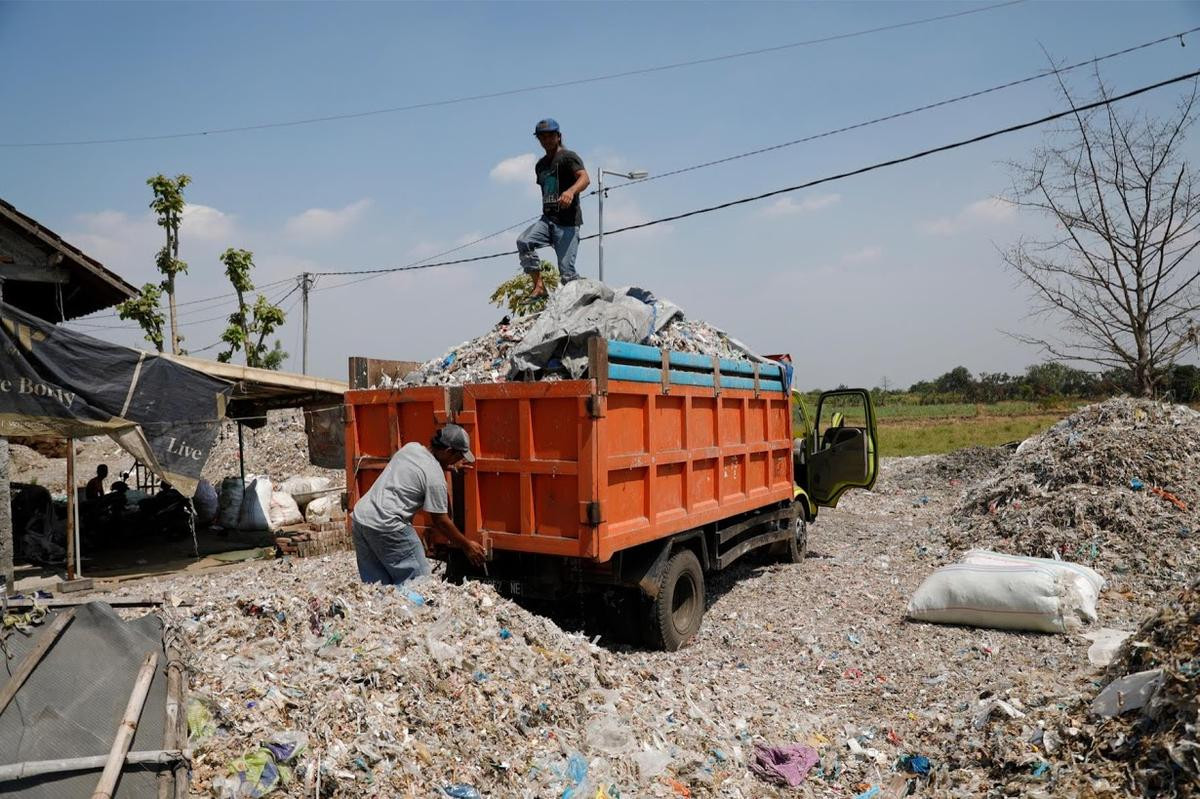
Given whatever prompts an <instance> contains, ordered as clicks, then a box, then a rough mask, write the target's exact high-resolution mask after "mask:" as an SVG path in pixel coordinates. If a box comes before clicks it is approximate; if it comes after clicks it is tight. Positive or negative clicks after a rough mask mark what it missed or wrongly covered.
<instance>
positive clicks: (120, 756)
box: [92, 652, 158, 799]
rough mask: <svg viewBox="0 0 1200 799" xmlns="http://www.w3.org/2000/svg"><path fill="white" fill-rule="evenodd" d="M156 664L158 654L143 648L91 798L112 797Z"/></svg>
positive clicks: (103, 798)
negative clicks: (142, 657)
mask: <svg viewBox="0 0 1200 799" xmlns="http://www.w3.org/2000/svg"><path fill="white" fill-rule="evenodd" d="M157 665H158V654H157V653H156V652H147V653H146V659H145V660H143V661H142V668H141V670H140V671H139V672H138V676H137V680H135V681H134V683H133V693H131V694H130V695H129V704H128V705H126V706H125V715H124V716H122V717H121V723H120V725H118V727H117V737H116V738H115V739H114V740H113V745H112V750H111V751H110V752H109V753H108V761H107V762H106V763H105V764H104V773H103V774H101V775H100V782H98V783H96V790H95V791H93V792H92V799H112V795H113V791H115V790H116V788H117V779H118V778H119V777H120V776H121V767H122V766H123V765H124V763H125V756H126V755H127V754H129V745H130V744H131V743H133V734H134V732H136V731H137V725H138V719H140V718H141V716H142V708H143V707H145V705H146V694H148V693H150V682H151V681H152V680H153V679H154V669H155V667H156V666H157Z"/></svg>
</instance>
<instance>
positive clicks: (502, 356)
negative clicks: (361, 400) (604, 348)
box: [379, 278, 762, 388]
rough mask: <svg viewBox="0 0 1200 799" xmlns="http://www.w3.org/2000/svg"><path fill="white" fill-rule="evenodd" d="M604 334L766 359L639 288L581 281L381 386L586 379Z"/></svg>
mask: <svg viewBox="0 0 1200 799" xmlns="http://www.w3.org/2000/svg"><path fill="white" fill-rule="evenodd" d="M595 336H599V337H601V338H606V339H610V340H613V341H628V342H632V343H635V344H647V345H650V346H653V347H661V348H664V349H669V350H674V351H679V352H690V353H698V354H701V355H710V356H711V355H716V356H719V357H722V358H735V359H740V360H755V361H761V360H762V358H761V356H759V355H757V354H755V353H754V352H753V351H752V350H750V348H749V347H747V346H746V345H745V344H742V343H741V342H740V341H738V340H737V339H735V338H732V337H730V336H729V335H728V334H727V333H725V331H723V330H721V329H720V328H718V327H715V326H713V325H711V324H709V323H707V322H705V321H703V320H699V319H690V318H688V317H687V316H685V314H684V312H683V309H681V308H680V307H679V306H678V305H676V304H675V303H673V302H671V301H669V300H665V299H661V298H659V297H657V296H655V295H654V294H653V293H652V292H650V291H647V290H645V289H641V288H637V287H625V288H620V289H612V288H609V287H608V286H606V285H605V284H603V283H600V282H597V281H594V280H589V279H586V278H580V279H578V280H574V281H571V282H570V283H568V284H567V285H565V286H563V287H562V288H560V289H559V290H558V291H555V292H554V293H553V294H551V295H550V299H549V300H548V301H547V303H546V307H545V308H544V309H543V310H541V311H538V312H536V313H531V314H527V315H524V316H517V317H510V316H506V317H504V318H503V319H501V320H500V322H499V323H498V324H496V326H495V327H493V328H492V329H491V330H489V331H487V332H486V333H484V334H483V335H481V336H478V337H476V338H474V339H471V340H470V341H464V342H463V343H461V344H459V345H457V346H455V347H452V348H451V349H449V350H448V351H446V352H445V353H444V354H443V355H441V356H439V357H437V358H433V359H431V360H429V361H426V362H425V363H423V364H422V365H421V366H420V367H419V368H418V369H416V370H414V371H413V372H411V373H409V374H408V375H407V376H406V377H404V378H401V379H399V380H393V379H392V378H390V377H387V376H385V377H384V378H383V380H382V385H380V386H379V388H392V387H399V386H459V385H464V384H468V383H489V382H500V381H506V380H530V379H532V380H561V379H564V378H579V377H583V376H584V375H585V372H586V368H587V341H588V339H589V338H592V337H595Z"/></svg>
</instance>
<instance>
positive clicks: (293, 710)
mask: <svg viewBox="0 0 1200 799" xmlns="http://www.w3.org/2000/svg"><path fill="white" fill-rule="evenodd" d="M173 580H174V581H175V582H172V581H173ZM162 587H164V588H165V589H166V590H167V591H168V592H171V593H173V594H174V595H175V597H176V598H177V599H179V600H181V601H190V602H193V603H194V604H193V605H191V606H187V605H183V606H181V607H178V608H167V609H164V611H163V612H164V615H165V617H166V623H167V626H168V628H169V630H170V631H171V632H172V633H173V634H175V635H177V637H178V640H180V642H181V644H182V645H183V646H184V652H185V655H184V656H185V658H186V659H187V661H188V663H189V667H190V671H191V675H192V676H191V680H190V688H189V690H190V693H191V696H192V697H194V699H195V702H194V703H193V706H192V707H191V708H189V720H191V721H193V722H194V723H193V725H192V726H193V727H194V728H195V730H196V734H194V735H193V736H192V740H191V741H190V745H191V746H192V747H193V748H194V749H195V750H196V758H195V770H194V772H193V783H192V785H193V792H194V793H198V794H200V795H211V796H217V797H225V796H237V795H239V794H237V793H236V792H237V790H239V788H238V786H243V788H246V787H251V786H253V785H260V784H267V783H269V784H271V785H277V786H278V787H277V788H274V789H272V790H273V791H276V792H278V795H280V796H285V795H286V796H316V795H320V796H325V797H351V796H353V797H358V796H439V795H442V794H443V793H446V792H447V791H451V789H453V790H452V791H451V792H450V793H449V794H448V795H452V796H459V795H461V796H472V795H474V794H472V793H470V789H474V790H477V791H479V792H480V794H481V795H484V796H505V797H531V798H532V797H543V796H554V797H575V799H584V797H586V799H594V797H597V796H607V797H610V799H616V797H619V796H644V797H673V796H680V795H689V794H690V795H696V796H704V795H717V794H718V793H719V792H718V791H717V790H704V788H705V786H708V787H710V788H714V787H715V784H716V783H719V784H721V786H722V787H723V788H727V789H730V790H731V792H730V793H721V794H720V795H729V796H743V797H749V796H763V795H766V794H764V793H763V792H762V790H761V782H759V781H757V780H756V778H755V777H754V776H753V775H752V774H751V772H750V771H749V767H748V766H749V763H748V761H749V760H750V759H751V758H752V757H753V751H752V744H753V741H752V738H751V735H750V734H749V733H748V731H747V729H746V726H745V722H742V723H741V725H740V726H739V725H738V724H737V722H736V718H735V716H734V714H733V713H730V712H729V711H728V709H726V708H723V707H721V706H720V705H719V704H718V702H719V700H717V699H716V698H715V697H716V696H717V694H716V691H718V690H719V686H716V685H712V684H703V685H696V686H692V687H687V688H686V689H685V690H680V691H676V690H675V689H672V688H666V689H664V688H661V687H660V686H659V685H658V681H657V680H656V678H655V677H654V675H652V674H650V673H645V672H643V671H641V670H636V671H635V670H633V669H628V668H626V667H625V666H624V665H623V664H621V663H620V662H617V661H615V660H614V658H613V655H612V654H611V653H610V652H608V651H606V650H604V649H601V648H599V647H597V646H594V645H593V644H592V643H590V642H589V641H588V640H587V639H585V638H583V637H582V636H579V635H573V634H568V633H565V632H563V631H562V630H561V629H559V628H558V627H557V626H555V625H554V624H553V622H551V621H549V620H546V619H544V618H542V617H539V616H535V615H533V614H531V613H529V612H527V611H525V610H523V609H522V608H520V607H519V606H518V605H516V604H514V603H512V602H510V601H508V600H506V599H503V598H502V597H500V596H499V595H498V594H497V593H496V592H495V591H494V589H492V588H491V587H489V586H485V585H483V584H480V583H467V584H466V585H464V586H453V585H449V584H446V583H443V582H440V581H438V580H423V581H419V582H416V583H410V584H408V585H406V586H404V587H403V588H400V589H396V588H393V587H385V586H379V585H364V584H362V583H361V582H360V581H359V580H358V576H357V574H356V573H355V571H354V559H353V555H352V554H351V553H339V554H338V555H334V556H330V557H326V558H319V559H318V558H311V559H307V560H299V561H293V560H284V561H276V562H274V563H270V564H255V565H254V566H248V567H245V568H241V569H238V570H236V571H235V572H231V573H228V574H214V575H213V576H212V577H210V578H208V579H206V580H205V581H204V582H203V584H200V585H198V584H197V583H196V582H195V581H194V580H189V579H188V578H187V577H184V576H181V577H178V578H167V580H166V581H164V583H162ZM171 604H174V603H171ZM193 717H194V718H193ZM299 734H302V737H301V736H300V735H299ZM281 742H289V743H290V744H291V745H292V746H291V749H290V750H289V752H288V753H287V757H286V758H285V757H281V756H279V755H278V753H275V752H274V750H275V749H277V748H278V746H279V745H280V744H281ZM277 773H278V780H276V774H277ZM264 781H265V782H264ZM318 781H319V783H320V784H319V785H318ZM689 786H690V787H689ZM739 786H740V787H739ZM453 791H457V793H455V792H453ZM680 791H684V793H680ZM439 792H441V793H439ZM264 795H275V793H269V794H264Z"/></svg>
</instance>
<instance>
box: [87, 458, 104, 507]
mask: <svg viewBox="0 0 1200 799" xmlns="http://www.w3.org/2000/svg"><path fill="white" fill-rule="evenodd" d="M106 477H108V465H107V464H104V463H102V464H100V465H99V466H97V467H96V476H95V477H93V478H92V479H91V480H88V481H87V487H86V488H85V489H84V490H83V498H84V499H86V500H88V501H89V502H91V501H94V500H97V499H103V498H104V479H105V478H106Z"/></svg>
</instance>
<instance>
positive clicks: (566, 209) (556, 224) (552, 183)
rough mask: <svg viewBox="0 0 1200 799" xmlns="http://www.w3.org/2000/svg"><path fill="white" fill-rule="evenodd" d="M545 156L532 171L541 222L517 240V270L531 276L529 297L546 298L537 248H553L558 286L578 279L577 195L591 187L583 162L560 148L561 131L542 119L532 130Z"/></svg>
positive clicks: (579, 215) (579, 216) (579, 218)
mask: <svg viewBox="0 0 1200 799" xmlns="http://www.w3.org/2000/svg"><path fill="white" fill-rule="evenodd" d="M533 135H534V136H537V140H538V143H539V144H541V145H542V149H543V150H545V151H546V154H545V155H544V156H542V157H541V158H540V159H539V160H538V162H537V164H536V165H535V166H534V168H533V171H534V173H535V174H536V176H537V184H538V186H540V187H541V189H542V218H541V219H539V220H538V221H536V222H534V223H533V224H532V225H530V226H529V227H528V228H527V229H526V230H525V232H524V233H522V234H521V235H520V236H518V237H517V252H518V253H519V254H520V257H521V268H522V269H523V270H525V273H526V274H528V275H532V276H533V293H532V294H531V296H533V297H544V296H546V286H545V284H544V283H543V282H542V262H541V259H540V258H538V255H537V248H538V247H545V246H548V245H549V246H553V247H554V252H555V253H556V254H557V255H558V275H559V280H560V282H562V283H570V282H571V281H572V280H574V279H575V278H577V277H579V275H578V274H576V272H575V254H576V253H577V252H578V250H579V226H580V225H582V224H583V210H582V209H581V208H580V207H579V193H580V192H582V191H583V190H584V189H586V188H587V187H588V185H590V184H591V182H592V181H591V179H590V178H589V177H588V173H587V170H586V169H584V168H583V161H582V159H580V157H579V156H578V155H576V154H575V152H574V151H573V150H568V149H567V148H565V147H563V143H562V131H560V130H559V128H558V123H557V122H555V121H554V120H553V119H543V120H542V121H541V122H539V123H537V125H536V126H535V127H534V129H533Z"/></svg>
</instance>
